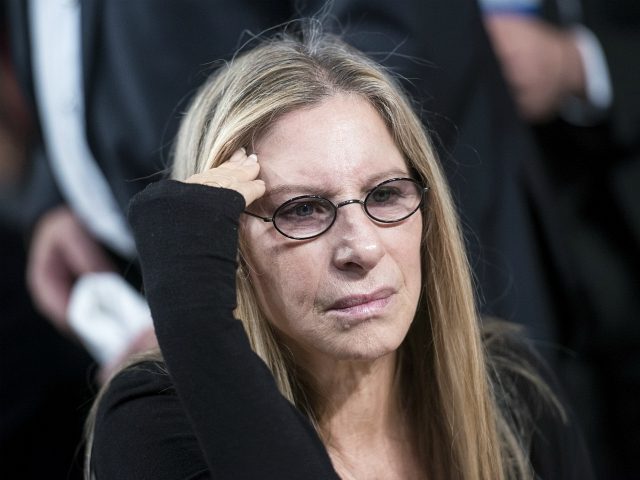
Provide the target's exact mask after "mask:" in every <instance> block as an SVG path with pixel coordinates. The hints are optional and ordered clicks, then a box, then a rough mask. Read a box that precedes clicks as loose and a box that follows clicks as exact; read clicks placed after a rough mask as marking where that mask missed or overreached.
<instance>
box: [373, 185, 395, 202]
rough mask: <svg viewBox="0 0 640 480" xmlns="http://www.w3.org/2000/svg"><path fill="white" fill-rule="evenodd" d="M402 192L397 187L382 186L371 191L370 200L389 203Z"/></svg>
mask: <svg viewBox="0 0 640 480" xmlns="http://www.w3.org/2000/svg"><path fill="white" fill-rule="evenodd" d="M399 195H400V192H399V191H398V189H397V188H394V187H389V186H381V187H378V188H376V189H375V190H374V191H373V192H371V196H370V197H369V198H370V200H372V201H373V202H376V203H388V202H392V201H393V200H395V199H397V198H398V196H399Z"/></svg>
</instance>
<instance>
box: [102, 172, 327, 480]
mask: <svg viewBox="0 0 640 480" xmlns="http://www.w3.org/2000/svg"><path fill="white" fill-rule="evenodd" d="M243 209H244V199H243V198H242V196H241V195H240V194H238V193H237V192H235V191H231V190H224V189H217V188H211V187H207V186H203V185H194V184H185V183H180V182H176V181H164V182H159V183H156V184H152V185H150V186H149V187H147V188H146V189H145V190H144V191H143V192H141V193H140V194H138V195H137V196H136V197H135V198H134V199H133V201H132V203H131V207H130V221H131V224H132V226H133V229H134V234H135V238H136V244H137V247H138V250H139V255H140V260H141V265H142V272H143V278H144V284H145V289H146V294H147V298H148V300H149V305H150V307H151V313H152V316H153V319H154V324H155V328H156V334H157V337H158V342H159V344H160V348H161V351H162V354H163V357H164V360H165V362H166V367H167V369H168V372H169V376H170V379H171V382H172V385H173V388H175V390H176V392H177V398H178V399H179V405H178V403H176V402H175V401H173V403H172V405H171V406H170V408H164V407H163V405H165V403H166V402H167V399H166V398H164V397H163V394H162V393H159V392H160V389H158V388H157V386H156V387H154V386H153V385H151V387H152V388H145V385H144V384H143V385H141V386H139V387H138V386H137V384H136V381H135V379H134V378H133V377H131V375H132V374H127V375H128V377H127V378H124V379H121V380H119V381H118V382H115V383H114V384H113V385H112V386H111V395H112V397H109V396H107V397H106V400H105V401H103V405H101V409H102V410H103V411H106V409H109V411H108V412H107V414H105V415H104V416H99V417H98V423H97V427H96V436H97V438H96V441H95V443H94V450H96V449H97V450H98V451H97V452H95V453H94V456H95V458H94V463H97V465H95V469H96V472H99V471H100V470H104V471H109V472H120V473H118V475H117V476H116V475H115V474H114V475H105V476H104V477H98V480H104V479H109V478H118V479H123V478H132V479H133V478H157V477H155V475H154V473H153V472H154V469H155V468H156V465H158V464H162V465H164V467H163V468H164V469H166V470H168V472H167V471H165V472H164V473H163V475H164V476H163V477H162V478H175V479H178V478H199V477H193V475H197V474H198V473H199V472H200V473H201V469H202V468H207V469H208V473H207V475H208V476H207V475H205V477H204V478H216V479H225V478H234V479H235V478H247V479H251V478H260V479H269V478H273V479H287V478H291V479H293V478H296V479H298V478H305V479H325V478H338V477H337V475H336V473H335V471H334V470H333V467H332V464H331V461H330V459H329V456H328V454H327V452H326V450H325V448H324V446H323V444H322V442H321V441H320V439H319V437H318V435H317V433H316V432H315V430H314V428H313V427H312V425H311V424H310V422H309V421H308V420H307V418H306V417H304V416H303V415H302V414H301V413H300V412H299V411H298V410H297V409H296V408H295V407H294V406H293V405H291V403H289V402H288V401H287V400H286V399H285V398H284V397H283V396H282V395H281V394H280V393H279V391H278V389H277V387H276V384H275V381H274V379H273V377H272V375H271V373H270V371H269V370H268V369H267V367H266V365H265V364H264V363H263V362H262V361H261V359H260V358H259V357H258V356H257V355H256V354H255V353H254V352H253V351H252V350H251V348H250V346H249V342H248V339H247V337H246V334H245V332H244V329H243V327H242V324H241V323H240V321H238V320H236V319H235V318H234V317H233V314H232V312H233V309H234V307H235V304H236V295H235V272H236V267H237V265H236V250H237V241H238V239H237V236H238V235H237V230H238V218H239V216H240V214H241V212H242V210H243ZM127 380H129V383H127ZM142 380H143V381H144V379H142ZM149 380H150V379H147V381H146V383H147V384H149ZM138 388H140V389H142V390H141V393H140V394H136V389H138ZM114 397H115V398H114ZM107 404H108V405H107ZM164 410H166V411H167V413H166V415H167V416H169V417H175V418H173V419H167V418H162V419H161V420H160V422H161V423H160V424H157V423H156V422H157V417H159V416H162V417H164V414H163V415H161V414H160V412H162V411H164ZM185 415H186V419H187V421H184V420H182V419H181V418H182V417H185ZM113 418H114V419H115V420H114V422H115V423H116V424H119V426H120V427H119V428H117V429H115V430H114V429H113V428H112V429H111V431H110V432H109V435H110V437H109V438H108V439H106V441H105V442H102V440H101V437H102V439H103V440H104V437H105V436H106V433H103V432H101V430H103V429H106V428H108V424H109V422H110V421H111V419H113ZM101 424H102V425H101ZM163 424H167V425H168V428H162V425H163ZM149 442H151V443H149ZM107 443H109V444H111V445H112V446H115V448H116V449H117V450H118V451H120V450H122V449H123V448H124V447H122V443H125V444H128V445H129V447H131V448H132V449H133V453H131V454H129V455H127V456H125V457H123V459H124V460H129V461H131V463H130V464H127V462H125V461H123V459H119V458H117V455H116V454H109V455H107V454H106V452H105V450H106V449H107V448H108V446H107V445H106V444H107ZM196 444H197V448H194V445H196ZM103 445H104V446H103ZM140 445H143V447H140ZM135 449H138V450H137V451H138V452H139V453H140V454H136V450H135ZM99 450H102V453H101V452H100V451H99ZM142 454H143V455H144V460H140V458H138V457H140V455H142ZM132 457H136V458H135V459H132ZM105 458H106V459H107V460H105V461H106V462H112V463H113V464H112V465H106V466H105V465H99V463H100V462H101V460H102V459H105ZM103 467H104V468H103ZM135 469H143V470H144V471H142V472H141V471H135ZM203 475H204V473H203Z"/></svg>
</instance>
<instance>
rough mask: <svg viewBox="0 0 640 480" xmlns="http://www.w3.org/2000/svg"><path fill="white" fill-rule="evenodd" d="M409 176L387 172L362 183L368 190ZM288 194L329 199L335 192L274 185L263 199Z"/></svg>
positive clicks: (305, 186) (392, 171) (391, 171)
mask: <svg viewBox="0 0 640 480" xmlns="http://www.w3.org/2000/svg"><path fill="white" fill-rule="evenodd" d="M410 177H411V175H410V174H409V172H407V171H406V170H400V169H395V170H388V171H385V172H382V173H378V174H376V175H372V176H370V177H369V178H368V179H367V181H366V182H364V185H365V188H366V190H369V189H371V188H373V187H375V186H376V185H378V184H379V183H381V182H383V181H385V180H390V179H392V178H410ZM282 194H288V195H291V196H297V195H318V196H320V197H331V196H334V195H335V191H334V190H331V189H328V188H326V187H318V186H313V185H301V184H285V185H276V186H275V187H273V188H270V189H269V191H268V192H267V193H266V194H265V195H264V196H265V197H275V196H277V195H282Z"/></svg>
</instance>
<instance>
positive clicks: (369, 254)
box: [330, 202, 384, 273]
mask: <svg viewBox="0 0 640 480" xmlns="http://www.w3.org/2000/svg"><path fill="white" fill-rule="evenodd" d="M379 229H380V227H379V226H377V225H376V224H375V223H374V222H373V220H371V219H370V218H369V217H368V216H367V214H366V213H365V212H364V209H363V208H362V205H361V204H359V203H357V202H349V203H346V202H345V203H344V204H342V205H341V208H340V210H339V212H338V215H337V218H336V222H335V224H334V225H333V227H332V229H331V230H332V231H331V232H330V234H331V235H330V238H332V239H334V241H335V246H334V252H333V263H334V265H335V266H336V267H337V268H338V269H340V270H344V271H353V272H357V273H366V272H368V271H369V270H371V269H373V268H374V267H375V266H376V265H377V264H378V262H379V261H380V259H381V258H382V257H383V256H384V246H383V244H382V241H381V238H380V232H379Z"/></svg>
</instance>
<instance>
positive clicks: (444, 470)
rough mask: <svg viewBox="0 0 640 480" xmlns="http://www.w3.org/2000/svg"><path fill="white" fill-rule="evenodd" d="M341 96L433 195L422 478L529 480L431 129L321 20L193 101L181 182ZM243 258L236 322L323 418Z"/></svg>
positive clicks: (425, 305) (412, 373) (265, 46)
mask: <svg viewBox="0 0 640 480" xmlns="http://www.w3.org/2000/svg"><path fill="white" fill-rule="evenodd" d="M336 94H349V95H357V96H359V97H360V98H362V99H364V100H366V101H367V102H369V103H370V104H371V105H372V106H373V107H374V108H375V109H376V111H377V112H378V113H379V114H380V116H381V117H382V119H383V120H384V122H385V123H386V126H387V128H388V129H389V131H390V132H391V134H392V137H393V139H394V140H395V143H396V145H397V147H398V149H399V150H400V151H401V152H402V154H403V155H404V158H405V159H406V162H407V165H408V167H409V168H410V169H411V171H412V173H413V174H414V175H415V176H416V178H418V179H420V180H421V181H422V182H424V184H426V185H429V187H430V190H429V194H428V199H427V202H426V206H425V208H424V215H423V230H422V243H421V261H422V292H421V297H420V302H419V305H418V308H417V312H416V315H415V318H414V320H413V323H412V326H411V328H410V330H409V332H408V334H407V337H406V338H405V340H404V342H403V343H402V345H401V347H400V351H399V356H398V358H399V375H400V377H399V378H400V382H401V383H400V385H401V389H402V391H403V398H406V399H407V403H406V408H407V414H408V415H409V421H410V424H411V425H413V426H415V438H416V442H417V451H418V452H419V455H420V457H421V458H420V460H421V463H422V464H423V465H424V468H425V471H426V472H427V474H428V476H429V478H438V479H467V480H476V479H477V480H480V479H482V480H502V479H507V478H509V479H512V478H513V479H515V478H518V479H528V478H532V472H531V469H530V466H529V461H528V452H527V451H526V450H527V449H526V442H525V441H524V440H523V439H522V436H521V434H520V433H521V432H520V431H519V430H517V429H516V428H515V426H514V422H513V421H512V420H511V419H512V418H513V417H514V415H516V416H517V412H516V413H514V412H515V410H516V409H515V408H514V410H513V411H510V412H505V411H504V408H499V407H498V403H497V400H496V394H495V391H494V384H492V382H491V380H490V370H491V368H492V367H491V363H490V358H489V357H488V355H487V353H486V352H485V349H484V347H483V341H482V338H481V334H480V326H479V325H480V322H479V318H478V314H477V311H476V307H475V301H474V294H473V288H472V282H471V276H470V269H469V265H468V263H467V258H466V255H465V251H464V247H463V241H462V236H461V233H460V229H459V226H458V221H457V214H456V211H455V208H454V206H453V203H452V200H451V196H450V194H449V190H448V187H447V185H446V182H445V180H444V177H443V174H442V172H441V169H440V166H439V164H438V161H437V159H436V155H435V153H434V149H433V148H432V145H431V143H430V141H429V138H428V137H427V135H426V133H425V131H424V128H423V125H422V123H421V121H420V120H419V118H418V117H417V116H416V115H415V114H414V112H413V111H412V108H411V105H410V103H409V101H408V99H407V97H406V96H405V95H404V93H403V91H402V88H401V87H400V85H399V84H398V83H397V81H396V80H395V79H394V78H393V76H392V75H390V74H389V73H388V72H386V71H385V70H384V69H383V68H382V67H381V66H380V65H378V64H377V63H375V62H373V61H372V60H370V59H368V58H367V57H365V56H364V55H363V54H361V53H360V52H357V51H356V50H354V49H352V48H351V47H349V46H348V45H346V44H345V43H344V42H343V41H341V40H340V39H339V38H337V37H335V36H332V35H328V34H326V33H323V32H322V27H321V25H320V24H319V23H318V22H316V21H313V20H312V21H310V22H308V23H305V24H304V26H303V28H301V31H300V32H297V33H295V34H290V33H281V34H278V35H277V36H276V37H274V38H272V39H269V40H266V41H263V42H262V43H261V44H260V45H258V46H257V47H255V48H253V49H251V50H249V51H248V52H246V53H243V54H240V55H238V56H237V57H235V58H234V59H233V60H232V61H230V62H229V63H228V64H226V65H224V66H223V67H221V68H220V69H218V70H217V71H216V72H215V74H213V75H212V76H211V77H210V79H209V80H208V81H207V82H206V84H204V85H203V86H202V87H201V89H200V91H199V92H198V94H197V95H196V96H195V98H194V100H193V101H192V104H191V106H190V108H189V110H188V112H187V114H186V116H185V118H184V120H183V122H182V124H181V128H180V130H179V133H178V136H177V141H176V143H175V149H174V165H173V178H175V179H178V180H184V179H186V178H188V177H189V176H191V175H193V174H195V173H199V172H202V171H204V170H206V169H209V168H211V167H215V166H217V165H219V164H221V163H222V162H224V161H225V160H226V159H228V158H229V157H230V156H231V155H232V153H233V152H235V151H236V150H237V149H239V148H241V147H244V146H250V145H252V144H253V142H254V140H255V139H256V138H258V137H260V135H263V134H264V133H265V132H266V131H267V130H268V128H269V126H270V125H272V124H273V123H274V121H276V120H277V119H278V118H279V117H281V116H282V115H284V114H286V113H288V112H291V111H294V110H297V109H301V108H311V107H313V106H317V105H318V104H320V103H321V102H323V101H324V100H326V99H328V98H330V97H332V96H334V95H336ZM238 255H239V264H240V268H239V269H238V272H237V301H238V304H237V305H238V306H237V309H236V311H235V316H236V317H237V318H238V319H239V320H240V321H242V323H243V325H244V328H245V330H246V331H247V334H248V337H249V341H250V343H251V347H252V348H253V350H254V351H255V352H256V353H257V354H258V355H259V356H260V357H261V358H262V359H263V361H264V362H265V363H266V365H267V366H268V367H269V369H270V370H271V372H272V373H273V376H274V377H275V380H276V382H277V385H278V388H279V389H280V391H281V393H282V395H284V396H285V397H286V398H287V399H289V400H290V401H291V402H292V403H293V404H295V405H296V406H297V407H298V408H299V409H300V410H302V411H303V412H305V413H306V414H307V415H308V416H309V418H310V419H311V420H312V421H315V420H316V419H317V417H318V416H319V412H318V405H319V404H320V401H319V399H318V398H317V396H316V395H315V394H314V392H313V390H312V389H311V388H310V386H309V382H305V372H300V371H299V368H300V367H299V366H297V365H296V363H295V360H294V359H293V358H292V356H291V353H290V352H289V351H288V350H287V349H286V348H284V346H283V345H282V343H281V342H280V340H279V338H278V335H277V334H276V332H275V331H274V329H273V328H272V327H271V326H270V324H269V322H268V321H267V319H266V318H265V316H264V314H263V312H262V311H261V308H260V305H259V302H258V301H257V297H256V294H255V291H254V287H253V285H252V284H251V281H250V278H249V275H248V273H247V268H250V265H249V264H248V260H247V258H249V255H248V254H247V247H246V243H245V241H244V240H243V236H242V232H240V246H239V252H238ZM94 413H95V412H94ZM89 431H90V432H91V431H92V427H91V426H90V428H89ZM89 443H90V442H89ZM90 448H91V445H90V444H89V445H88V452H89V454H90Z"/></svg>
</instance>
